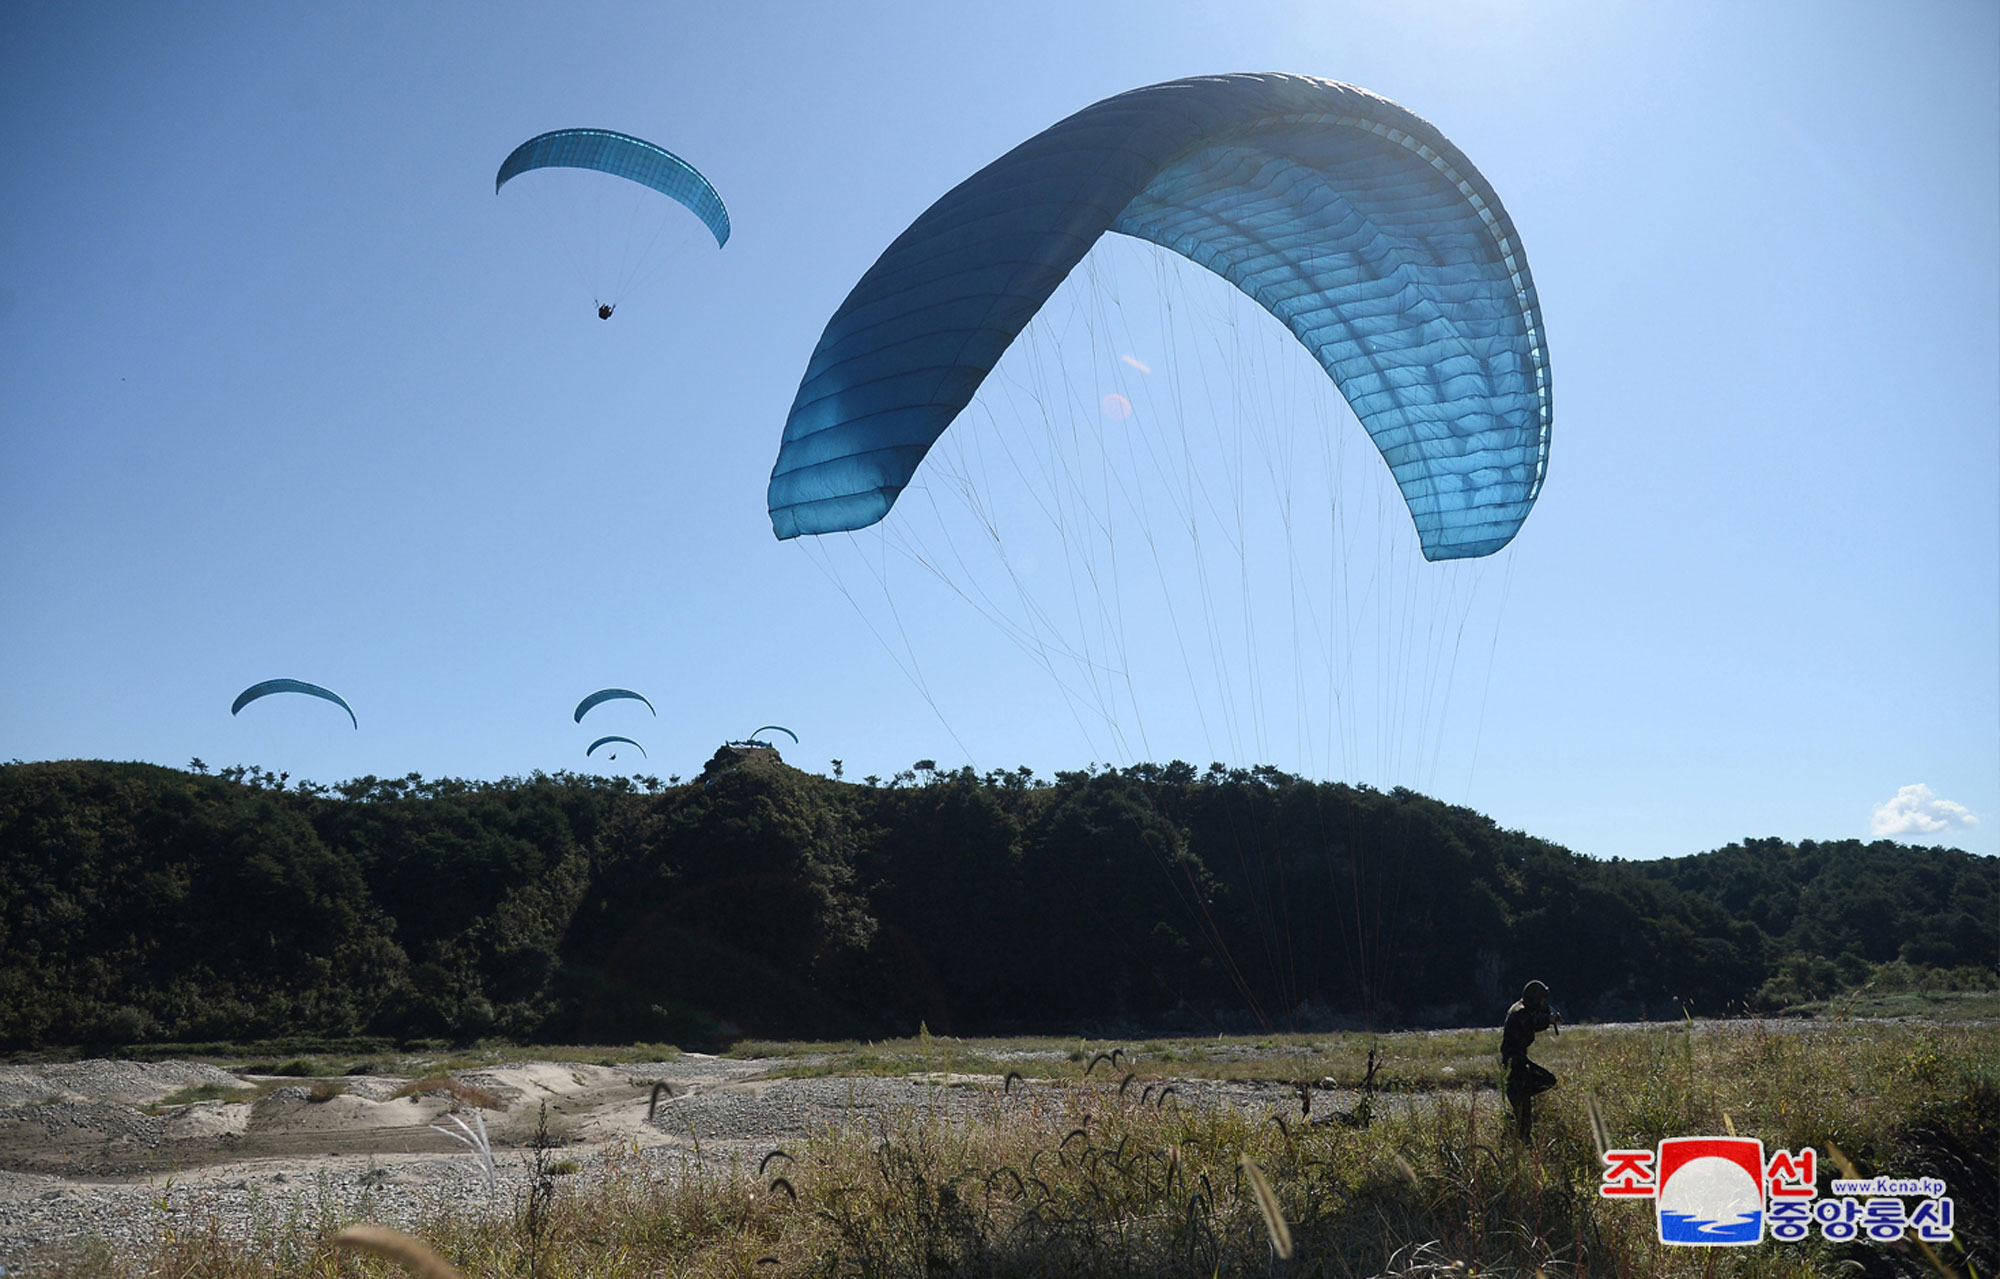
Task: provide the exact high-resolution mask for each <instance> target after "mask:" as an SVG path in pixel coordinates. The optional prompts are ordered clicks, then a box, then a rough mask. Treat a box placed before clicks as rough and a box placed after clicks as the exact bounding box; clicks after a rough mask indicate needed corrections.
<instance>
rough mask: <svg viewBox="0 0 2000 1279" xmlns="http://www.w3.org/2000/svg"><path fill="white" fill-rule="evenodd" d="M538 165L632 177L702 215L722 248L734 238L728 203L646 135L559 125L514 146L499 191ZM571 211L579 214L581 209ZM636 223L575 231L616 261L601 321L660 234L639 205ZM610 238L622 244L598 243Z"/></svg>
mask: <svg viewBox="0 0 2000 1279" xmlns="http://www.w3.org/2000/svg"><path fill="white" fill-rule="evenodd" d="M536 169H589V170H594V171H596V172H599V173H608V174H610V175H612V176H613V177H618V178H624V179H627V180H629V181H631V182H635V183H637V184H639V185H640V186H642V187H646V188H649V189H651V190H653V191H657V192H659V193H660V194H662V195H665V196H668V197H669V198H671V199H673V200H675V201H676V202H678V203H679V204H681V205H682V206H683V207H685V208H686V209H687V210H688V211H689V212H691V213H693V214H694V215H695V216H696V217H697V218H699V219H701V221H702V224H703V225H705V226H706V227H707V228H708V230H709V233H710V234H711V235H713V236H714V237H715V244H716V247H717V248H721V247H722V246H723V245H724V244H726V243H728V241H729V210H728V209H727V208H725V207H724V206H723V203H722V197H721V196H720V195H718V194H717V193H716V190H715V188H714V187H713V186H711V185H710V184H709V181H708V179H707V178H705V177H703V176H702V175H701V173H700V171H698V170H697V169H696V168H695V167H694V166H693V165H691V164H689V163H688V162H687V161H685V160H683V159H681V158H680V157H679V156H677V155H675V154H674V153H673V152H671V151H668V150H667V149H666V148H664V147H661V146H659V145H657V144H655V143H651V142H648V141H646V140H645V139H644V138H635V137H632V136H631V135H630V134H625V133H614V132H612V131H611V130H609V129H557V130H555V131H553V132H551V133H544V134H540V135H539V136H536V137H533V138H530V139H528V140H527V141H526V142H523V143H522V144H521V145H520V146H518V147H515V148H514V150H513V152H512V153H511V154H509V155H508V157H507V158H506V160H505V161H503V162H502V163H501V165H500V172H499V174H498V176H496V177H495V178H494V180H493V190H494V193H495V194H498V193H499V191H500V188H502V187H504V186H506V185H507V183H508V182H509V181H511V180H512V179H514V178H516V177H518V176H520V175H521V174H523V173H528V172H530V171H533V170H536ZM647 198H648V199H650V198H651V197H647ZM568 212H570V213H572V214H574V213H576V212H577V210H575V209H572V210H569V211H568ZM559 220H563V221H573V220H574V219H559ZM632 221H633V222H634V223H636V224H640V225H625V226H617V227H606V228H602V229H599V230H593V231H592V232H591V233H590V234H588V235H584V234H583V232H582V228H577V229H576V231H575V238H576V239H579V240H588V241H590V242H592V247H593V248H594V249H601V250H608V251H609V255H610V256H612V257H615V258H616V259H617V266H616V271H615V275H616V278H615V279H613V278H600V279H599V280H597V281H595V282H594V285H595V287H596V291H597V293H598V294H599V296H598V299H597V300H596V301H595V302H594V303H592V305H593V306H594V307H595V309H596V311H597V318H598V319H600V320H608V319H610V318H611V315H612V313H613V312H614V311H616V310H617V309H618V302H619V299H620V297H621V296H622V294H623V291H624V289H625V288H626V287H627V286H629V285H630V284H631V283H632V282H633V279H634V277H635V276H636V275H637V274H638V273H639V272H640V271H641V269H642V267H643V261H644V259H645V258H646V256H647V254H648V251H649V250H650V249H651V247H652V245H651V243H650V241H651V240H653V239H657V238H658V237H657V235H653V236H648V235H647V234H646V233H645V228H644V226H643V224H644V223H647V222H652V221H654V219H651V218H649V217H646V216H643V215H641V214H640V213H639V211H638V206H636V205H635V206H634V216H633V219H632ZM657 225H658V226H659V227H661V228H662V229H663V228H664V226H665V223H664V221H658V222H657ZM605 239H609V240H611V241H623V242H622V243H610V244H599V243H597V242H598V241H600V240H605ZM573 247H574V246H573ZM607 265H608V263H607ZM579 267H580V274H585V275H593V274H597V271H596V270H595V268H592V269H590V270H582V269H581V264H579Z"/></svg>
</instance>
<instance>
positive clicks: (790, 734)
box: [750, 724, 799, 746]
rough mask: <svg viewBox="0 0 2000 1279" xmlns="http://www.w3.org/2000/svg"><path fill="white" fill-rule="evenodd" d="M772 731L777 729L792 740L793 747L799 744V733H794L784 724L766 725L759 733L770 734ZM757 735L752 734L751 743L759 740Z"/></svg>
mask: <svg viewBox="0 0 2000 1279" xmlns="http://www.w3.org/2000/svg"><path fill="white" fill-rule="evenodd" d="M772 729H776V730H777V731H779V732H780V733H783V734H784V735H785V736H787V737H789V738H791V739H792V745H794V746H797V745H798V744H799V735H798V734H797V733H794V732H793V731H792V730H791V729H789V728H786V727H785V726H784V725H783V724H766V725H764V727H762V728H760V729H758V730H757V733H768V732H770V731H771V730H772ZM757 733H752V734H750V740H751V741H753V742H754V741H756V740H757Z"/></svg>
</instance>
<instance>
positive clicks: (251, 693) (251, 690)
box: [229, 679, 361, 731]
mask: <svg viewBox="0 0 2000 1279" xmlns="http://www.w3.org/2000/svg"><path fill="white" fill-rule="evenodd" d="M273 693H304V694H305V695H306V696H308V697H318V698H323V699H324V700H326V701H329V702H332V703H333V704H334V705H335V706H338V707H339V708H340V709H342V710H344V711H346V712H347V718H348V719H349V720H352V721H353V723H354V727H355V729H356V731H359V730H360V728H361V721H360V720H359V719H356V718H355V715H354V708H353V707H352V706H349V705H348V704H347V703H346V701H344V700H343V699H342V698H341V696H340V694H338V693H336V692H334V691H333V690H332V689H330V688H321V687H320V686H319V685H317V684H308V683H306V682H305V681H304V680H302V679H267V680H265V681H264V682H263V683H261V684H252V685H251V686H250V687H248V688H246V689H244V690H243V691H242V692H241V693H238V694H237V695H236V700H235V701H234V702H233V703H231V704H230V707H229V713H230V714H231V715H234V714H236V713H237V712H238V711H240V710H242V709H243V708H244V707H245V706H248V705H249V704H250V703H252V702H254V701H256V700H257V699H258V698H260V697H269V696H270V695H271V694H273Z"/></svg>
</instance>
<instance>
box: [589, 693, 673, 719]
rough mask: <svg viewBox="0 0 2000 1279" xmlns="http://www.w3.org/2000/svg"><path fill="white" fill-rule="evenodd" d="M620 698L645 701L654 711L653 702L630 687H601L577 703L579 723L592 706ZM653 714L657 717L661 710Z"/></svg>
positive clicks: (647, 707) (649, 708) (648, 708)
mask: <svg viewBox="0 0 2000 1279" xmlns="http://www.w3.org/2000/svg"><path fill="white" fill-rule="evenodd" d="M620 698H629V699H631V700H632V701H635V702H645V703H646V709H647V710H649V711H653V704H652V703H651V702H647V701H646V699H645V697H643V696H642V695H640V694H638V693H635V692H633V691H632V690H631V689H629V688H600V689H598V690H597V691H596V692H595V693H592V694H591V695H590V696H589V697H586V698H584V699H583V700H582V701H580V702H578V703H577V704H576V722H577V723H579V724H581V723H583V717H584V716H585V715H586V714H588V713H589V711H590V708H591V707H593V706H597V705H600V704H602V703H604V702H611V701H617V700H618V699H620ZM653 714H654V716H655V717H658V715H659V712H658V711H653Z"/></svg>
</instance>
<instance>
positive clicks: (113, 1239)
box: [0, 1055, 1351, 1275]
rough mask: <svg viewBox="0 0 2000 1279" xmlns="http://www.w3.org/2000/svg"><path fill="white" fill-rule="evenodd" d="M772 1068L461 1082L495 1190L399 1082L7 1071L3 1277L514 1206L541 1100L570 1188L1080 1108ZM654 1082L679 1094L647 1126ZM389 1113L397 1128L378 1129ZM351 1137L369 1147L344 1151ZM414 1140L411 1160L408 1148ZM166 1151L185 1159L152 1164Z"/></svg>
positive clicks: (981, 1081)
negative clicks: (60, 1256) (833, 1134)
mask: <svg viewBox="0 0 2000 1279" xmlns="http://www.w3.org/2000/svg"><path fill="white" fill-rule="evenodd" d="M774 1064H776V1063H772V1062H755V1061H734V1060H728V1059H721V1058H704V1057H699V1056H695V1055H689V1056H688V1057H685V1058H679V1059H676V1060H674V1061H671V1062H661V1063H649V1064H646V1065H642V1066H630V1067H620V1068H607V1067H598V1066H580V1065H565V1064H560V1063H549V1062H512V1063H505V1064H503V1065H500V1066H496V1067H493V1068H490V1069H486V1070H477V1071H467V1072H462V1073H461V1074H459V1075H458V1078H459V1079H461V1080H462V1081H464V1082H466V1083H469V1084H473V1085H476V1086H479V1087H482V1088H485V1089H487V1090H489V1091H491V1092H494V1093H496V1094H498V1095H500V1096H501V1097H502V1098H504V1099H505V1100H506V1101H507V1102H508V1109H507V1111H506V1112H504V1113H489V1114H488V1115H487V1122H488V1123H489V1124H490V1125H492V1128H491V1131H492V1133H493V1138H494V1157H495V1163H496V1168H495V1174H496V1176H495V1186H494V1188H493V1190H492V1192H491V1193H489V1191H488V1189H487V1186H486V1181H485V1176H484V1173H483V1171H482V1170H481V1168H480V1166H479V1164H478V1163H477V1162H476V1161H475V1159H474V1157H473V1156H472V1155H471V1154H470V1153H468V1152H465V1151H464V1150H463V1149H462V1148H459V1147H456V1146H454V1145H453V1143H452V1142H451V1141H449V1140H447V1139H446V1138H444V1137H442V1136H439V1135H437V1134H436V1133H434V1132H432V1131H431V1129H430V1125H431V1123H433V1122H444V1120H445V1116H446V1115H447V1114H448V1113H450V1107H451V1102H450V1099H449V1098H448V1097H445V1096H444V1095H442V1094H439V1095H436V1096H434V1097H430V1098H425V1099H412V1098H408V1097H404V1098H396V1097H394V1093H395V1092H396V1090H397V1089H398V1088H399V1087H400V1086H401V1085H402V1083H403V1082H405V1081H403V1080H399V1079H392V1078H389V1077H382V1076H372V1077H361V1078H354V1079H347V1080H342V1081H340V1082H342V1083H345V1084H346V1085H347V1086H348V1087H347V1092H346V1093H345V1094H343V1095H342V1096H341V1097H338V1098H336V1099H334V1101H333V1102H321V1103H315V1102H313V1101H311V1100H309V1090H308V1087H307V1086H306V1085H304V1084H301V1083H296V1082H292V1081H285V1082H284V1083H282V1084H280V1085H279V1086H277V1087H275V1088H273V1089H272V1090H271V1091H269V1092H267V1093H266V1094H265V1095H264V1096H263V1097H262V1098H260V1099H259V1100H258V1101H257V1102H256V1103H255V1104H254V1105H250V1104H243V1103H234V1104H232V1103H224V1102H198V1103H194V1104H192V1105H188V1106H183V1107H177V1108H174V1109H173V1110H171V1111H169V1112H168V1113H166V1114H162V1115H149V1114H146V1113H145V1112H144V1111H143V1110H142V1109H140V1107H141V1106H143V1105H146V1104H149V1103H152V1102H155V1101H157V1100H159V1099H160V1098H162V1097H165V1096H168V1095H170V1094H171V1093H173V1092H175V1091H177V1090H179V1089H182V1088H185V1087H188V1086H190V1085H196V1084H203V1083H216V1084H222V1085H224V1086H227V1087H241V1086H243V1084H244V1083H245V1082H246V1081H245V1080H243V1079H240V1078H238V1077H237V1076H234V1075H231V1074H229V1073H228V1072H226V1071H222V1070H219V1069H217V1068H215V1067H212V1066H202V1065H196V1064H192V1063H186V1062H168V1063H160V1064H140V1063H133V1062H115V1061H87V1062H75V1063H67V1064H63V1065H52V1066H33V1067H8V1068H5V1069H4V1070H0V1265H4V1266H5V1267H6V1268H7V1269H8V1271H10V1272H11V1273H13V1274H16V1275H18V1274H21V1273H23V1272H29V1273H32V1272H34V1271H36V1270H39V1269H41V1268H43V1266H45V1265H46V1264H47V1261H48V1256H49V1251H50V1250H51V1249H61V1248H65V1247H74V1246H76V1245H77V1244H79V1243H80V1242H81V1241H83V1240H85V1239H89V1238H96V1239H99V1240H102V1241H103V1242H104V1243H105V1244H106V1245H108V1246H110V1247H111V1248H112V1249H113V1250H115V1251H117V1252H119V1253H123V1254H129V1253H131V1252H133V1251H134V1250H136V1249H138V1248H139V1247H141V1246H143V1245H145V1244H148V1243H150V1242H152V1241H154V1240H156V1239H158V1238H159V1236H160V1234H161V1232H162V1231H164V1230H170V1229H177V1230H187V1229H190V1228H192V1227H193V1226H194V1225H195V1224H196V1223H201V1225H202V1227H203V1228H207V1225H208V1223H211V1222H212V1223H215V1224H216V1225H217V1226H219V1228H221V1229H223V1230H225V1231H227V1232H228V1233H230V1234H232V1235H234V1236H236V1237H238V1238H242V1239H245V1240H255V1239H258V1238H274V1237H280V1236H284V1235H289V1234H291V1233H292V1231H291V1230H290V1229H289V1228H288V1227H290V1226H291V1225H293V1224H294V1223H303V1224H307V1225H308V1226H317V1225H319V1224H321V1223H324V1224H325V1225H326V1226H328V1227H331V1226H332V1225H334V1224H337V1223H339V1222H342V1221H346V1220H353V1219H357V1218H365V1219H368V1220H372V1221H377V1222H381V1223H383V1224H386V1225H397V1226H403V1227H409V1226H411V1225H413V1224H414V1223H416V1222H417V1221H418V1220H419V1219H420V1218H421V1217H423V1216H425V1215H429V1214H433V1213H437V1212H441V1211H445V1210H451V1211H494V1212H507V1211H512V1210H513V1207H514V1205H516V1204H518V1203H519V1202H521V1200H522V1197H523V1196H524V1195H525V1194H526V1191H527V1188H528V1185H529V1183H530V1175H529V1173H528V1158H529V1152H528V1151H527V1150H525V1149H523V1147H524V1146H525V1145H526V1142H527V1140H528V1135H529V1133H530V1132H531V1130H532V1125H533V1122H534V1119H535V1116H536V1112H537V1111H538V1110H539V1105H538V1102H539V1101H548V1102H549V1120H550V1127H551V1129H552V1131H553V1132H554V1133H555V1134H556V1136H557V1138H558V1140H561V1141H563V1142H565V1148H564V1149H563V1151H562V1154H561V1155H560V1156H559V1157H561V1158H567V1159H574V1160H577V1161H578V1162H579V1163H580V1164H581V1165H582V1170H581V1172H579V1173H578V1174H576V1176H575V1177H574V1178H573V1179H572V1178H565V1179H564V1181H563V1182H562V1184H563V1185H564V1186H565V1187H566V1188H570V1189H572V1191H573V1190H574V1189H575V1188H577V1187H579V1186H584V1185H587V1184H588V1183H589V1181H590V1179H591V1178H592V1177H594V1176H601V1175H605V1173H606V1172H607V1171H608V1169H607V1161H606V1158H605V1156H606V1154H607V1153H610V1154H611V1155H612V1160H611V1162H614V1163H616V1164H618V1165H619V1166H620V1167H622V1168H626V1169H629V1167H630V1163H631V1161H632V1160H633V1159H637V1160H639V1161H641V1162H642V1163H643V1164H645V1165H647V1166H649V1167H651V1168H653V1169H654V1170H655V1171H657V1172H659V1173H660V1174H661V1175H672V1172H673V1170H674V1169H675V1168H677V1167H685V1166H687V1164H688V1162H689V1161H692V1160H700V1161H701V1162H703V1163H706V1164H709V1165H711V1166H718V1167H727V1166H730V1165H735V1166H737V1167H741V1168H745V1169H751V1168H753V1167H754V1165H755V1163H756V1161H757V1160H758V1159H760V1158H761V1157H762V1156H763V1155H764V1154H766V1153H768V1152H769V1151H771V1150H774V1149H777V1148H778V1147H779V1146H781V1145H783V1144H786V1143H797V1142H798V1141H800V1140H801V1139H802V1138H804V1137H807V1136H809V1135H815V1134H819V1133H823V1132H825V1131H827V1130H829V1129H843V1130H854V1131H859V1132H862V1133H865V1134H869V1135H880V1134H882V1133H883V1132H885V1131H887V1130H888V1129H889V1127H890V1126H891V1124H892V1123H893V1122H895V1121H896V1120H897V1119H899V1118H901V1117H904V1116H907V1115H916V1116H920V1117H928V1118H933V1119H938V1120H942V1121H945V1122H950V1123H970V1122H990V1121H991V1120H993V1119H994V1118H995V1117H996V1116H997V1115H998V1114H1000V1112H1001V1111H1002V1109H1003V1108H1008V1109H1014V1110H1019V1109H1023V1108H1031V1109H1036V1110H1041V1111H1043V1112H1044V1113H1046V1114H1048V1115H1050V1116H1051V1117H1052V1118H1051V1122H1052V1123H1053V1122H1057V1121H1059V1120H1060V1119H1061V1117H1062V1116H1063V1114H1064V1110H1065V1108H1066V1107H1067V1106H1069V1105H1071V1104H1073V1102H1074V1100H1075V1097H1076V1094H1075V1093H1074V1091H1073V1090H1065V1089H1060V1088H1054V1087H1051V1086H1048V1085H1045V1084H1027V1085H1023V1084H1020V1083H1016V1084H1015V1085H1014V1087H1013V1090H1012V1092H1011V1094H1008V1093H1003V1092H1002V1080H1000V1079H999V1078H997V1077H991V1076H966V1075H938V1076H928V1077H913V1078H875V1077H869V1076H863V1077H813V1078H803V1079H790V1078H781V1079H754V1078H745V1076H754V1075H756V1074H758V1073H761V1072H762V1071H763V1070H764V1069H766V1068H768V1067H769V1066H771V1065H774ZM264 1082H267V1083H275V1082H277V1081H264ZM655 1082H663V1083H666V1084H667V1085H668V1086H669V1088H670V1089H672V1092H673V1095H672V1096H671V1097H663V1098H662V1099H661V1100H660V1102H659V1104H658V1106H657V1109H656V1110H655V1112H654V1115H653V1117H652V1119H651V1121H650V1122H649V1121H648V1119H647V1116H646V1110H647V1104H648V1100H649V1097H650V1093H651V1086H652V1084H653V1083H655ZM1133 1086H1134V1087H1135V1088H1140V1087H1142V1086H1141V1085H1138V1084H1134V1085H1133ZM1175 1091H1176V1093H1177V1094H1178V1099H1179V1101H1180V1102H1181V1103H1182V1104H1187V1105H1205V1106H1215V1105H1236V1106H1240V1107H1243V1108H1244V1109H1246V1110H1248V1111H1251V1112H1253V1113H1263V1112H1268V1111H1272V1110H1283V1111H1284V1112H1285V1113H1291V1114H1295V1113H1296V1109H1295V1107H1296V1103H1295V1102H1293V1101H1292V1100H1291V1097H1290V1094H1289V1093H1288V1092H1287V1091H1285V1090H1283V1089H1280V1088H1276V1087H1272V1086H1269V1085H1263V1086H1260V1085H1255V1084H1217V1083H1210V1082H1205V1081H1193V1082H1189V1081H1182V1082H1179V1083H1177V1084H1176V1085H1175ZM114 1098H115V1099H114ZM1350 1104H1351V1103H1350ZM1315 1109H1316V1110H1317V1109H1318V1108H1317V1107H1316V1108H1315ZM387 1114H394V1115H397V1116H399V1118H398V1119H397V1122H395V1123H393V1124H391V1123H387V1122H384V1121H383V1119H382V1116H384V1115H387ZM357 1142H358V1143H360V1144H361V1145H362V1146H364V1147H365V1148H363V1149H342V1148H341V1144H342V1143H349V1144H352V1143H357ZM369 1143H373V1144H372V1145H371V1144H369ZM413 1143H420V1144H421V1145H422V1146H423V1147H424V1148H423V1149H408V1148H407V1147H408V1146H409V1145H411V1144H413ZM328 1147H331V1149H329V1148H328ZM399 1147H403V1148H399ZM163 1152H165V1154H166V1155H168V1156H174V1155H179V1156H184V1158H182V1159H181V1160H180V1162H177V1163H169V1164H164V1165H163V1164H161V1162H160V1161H161V1159H162V1155H163ZM148 1161H150V1162H151V1163H152V1164H153V1165H155V1166H151V1167H147V1168H146V1169H145V1170H144V1171H143V1172H139V1173H130V1172H120V1171H118V1169H120V1168H123V1167H128V1166H131V1165H133V1164H140V1165H144V1164H147V1163H148ZM23 1165H33V1166H32V1167H29V1168H27V1169H25V1170H24V1168H23ZM308 1233H316V1232H313V1231H309V1232H308Z"/></svg>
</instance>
